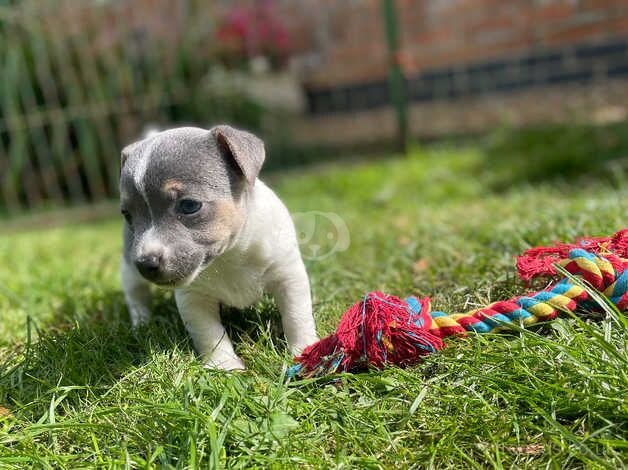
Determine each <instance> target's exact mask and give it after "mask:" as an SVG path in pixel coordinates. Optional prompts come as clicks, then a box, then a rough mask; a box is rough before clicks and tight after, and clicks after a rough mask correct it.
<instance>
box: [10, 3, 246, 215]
mask: <svg viewBox="0 0 628 470" xmlns="http://www.w3.org/2000/svg"><path fill="white" fill-rule="evenodd" d="M2 5H4V6H2ZM210 5H211V2H203V1H200V0H199V1H170V0H133V1H116V2H107V1H100V2H98V1H90V2H82V1H81V2H79V1H75V0H64V1H61V0H36V1H28V0H22V1H19V2H9V3H8V4H7V3H6V1H5V2H3V1H2V0H0V217H2V216H4V217H6V216H11V215H12V214H15V213H19V212H23V211H24V209H30V208H37V207H46V206H49V205H54V206H59V205H72V204H81V203H85V202H94V201H98V200H102V199H106V198H109V197H114V196H115V195H116V193H117V185H118V175H119V168H118V161H119V154H120V149H121V147H122V146H123V145H124V144H126V143H127V142H129V141H130V140H132V139H134V138H136V137H137V136H138V135H139V134H140V133H141V131H142V128H143V127H145V126H146V125H148V124H150V123H164V122H174V121H179V122H181V121H187V122H209V121H212V120H219V119H229V118H233V116H234V115H235V116H236V117H237V118H239V120H240V121H242V119H244V120H246V118H247V116H248V114H247V113H249V114H251V113H253V114H255V110H252V109H251V107H250V103H248V102H246V100H245V99H243V98H240V97H238V96H229V95H225V94H221V95H216V94H213V93H211V92H210V90H209V88H210V86H209V83H208V81H209V78H208V77H209V73H210V71H211V70H212V66H213V65H214V64H215V59H214V57H215V54H214V52H213V51H212V34H213V31H212V25H213V20H212V18H213V15H212V11H211V6H210Z"/></svg>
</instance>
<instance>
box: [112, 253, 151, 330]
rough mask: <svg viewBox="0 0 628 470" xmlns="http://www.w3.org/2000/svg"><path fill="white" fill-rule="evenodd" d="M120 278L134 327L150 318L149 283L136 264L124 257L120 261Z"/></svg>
mask: <svg viewBox="0 0 628 470" xmlns="http://www.w3.org/2000/svg"><path fill="white" fill-rule="evenodd" d="M120 278H121V279H122V289H123V290H124V299H125V300H126V305H127V308H128V309H129V315H130V317H131V324H132V325H133V327H134V328H136V327H138V326H139V325H141V324H144V323H147V322H148V320H150V317H151V313H150V304H151V293H150V288H149V287H148V283H147V282H146V281H145V280H144V279H143V278H142V276H140V274H139V273H138V272H137V270H136V269H135V267H134V266H131V265H130V264H129V262H128V261H127V260H126V259H125V258H124V256H123V257H122V260H121V261H120Z"/></svg>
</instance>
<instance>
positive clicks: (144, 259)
mask: <svg viewBox="0 0 628 470" xmlns="http://www.w3.org/2000/svg"><path fill="white" fill-rule="evenodd" d="M135 266H137V270H138V271H139V272H140V274H142V276H146V277H154V276H155V275H157V274H158V273H159V268H160V267H161V255H157V254H149V255H143V256H140V257H139V258H138V259H137V260H136V261H135Z"/></svg>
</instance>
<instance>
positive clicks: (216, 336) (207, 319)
mask: <svg viewBox="0 0 628 470" xmlns="http://www.w3.org/2000/svg"><path fill="white" fill-rule="evenodd" d="M125 264H126V263H123V268H122V273H123V282H124V285H125V293H126V298H127V303H128V305H129V307H130V310H131V316H132V320H133V323H134V324H137V323H140V322H142V321H144V320H145V315H144V313H145V312H146V311H148V306H147V304H146V299H145V297H142V295H141V292H140V291H141V289H140V291H138V289H137V288H136V287H137V285H139V284H140V283H141V284H145V282H144V281H142V280H141V278H140V280H136V279H133V280H131V279H130V278H129V277H132V276H133V275H134V276H136V277H137V276H139V274H137V271H135V270H134V269H132V268H131V267H129V266H127V267H124V265H125ZM134 287H135V289H134ZM264 291H266V292H269V293H270V294H271V295H273V296H274V297H275V299H276V301H277V304H278V306H279V310H280V313H281V318H282V324H283V329H284V333H285V335H286V339H287V341H288V345H289V347H290V350H291V352H292V353H293V354H298V353H300V352H301V351H302V350H303V348H304V347H305V346H307V345H309V344H311V343H313V342H315V341H316V340H317V339H318V338H317V336H316V330H315V325H314V319H313V317H312V301H311V296H310V285H309V280H308V276H307V273H306V271H305V266H304V264H303V261H302V259H301V253H300V251H299V246H298V243H297V238H296V233H295V229H294V225H293V222H292V219H291V217H290V214H289V213H288V210H287V209H286V207H285V206H284V205H283V203H282V202H281V201H280V200H279V198H278V197H277V196H276V195H275V193H273V191H271V190H270V189H269V188H268V187H267V186H266V185H265V184H264V183H262V182H261V181H259V180H257V181H256V183H255V185H254V187H253V188H252V189H251V191H250V193H249V197H248V200H247V205H246V216H245V222H244V226H243V228H242V230H241V231H240V233H239V234H238V236H237V237H236V239H235V241H234V243H233V245H232V246H231V247H230V248H229V249H228V250H227V251H226V252H225V253H223V254H222V255H221V256H219V257H217V258H215V259H214V260H213V261H212V262H211V263H210V264H209V266H207V268H205V269H204V270H202V271H201V272H200V273H198V275H197V276H196V278H195V279H193V280H191V282H187V283H186V285H185V286H182V287H179V288H177V289H176V290H175V298H176V302H177V306H178V308H179V313H180V315H181V318H182V319H183V321H184V323H185V326H186V328H187V329H188V331H189V333H190V336H191V337H192V340H193V341H194V345H195V347H196V349H197V350H198V352H199V354H200V355H201V357H202V358H203V361H204V362H205V364H206V365H207V366H208V367H212V368H221V369H241V368H244V365H243V363H242V361H241V359H240V358H239V357H238V356H237V355H236V354H235V352H234V350H233V346H232V344H231V340H230V339H229V337H228V336H227V334H226V332H225V329H224V327H223V326H222V324H221V322H220V304H223V305H230V306H234V307H237V308H244V307H247V306H249V305H251V304H253V303H255V302H257V301H258V300H259V299H260V297H261V295H262V293H263V292H264ZM139 305H141V306H142V307H141V308H140V307H139ZM134 312H135V313H134Z"/></svg>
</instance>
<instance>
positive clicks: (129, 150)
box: [120, 140, 141, 171]
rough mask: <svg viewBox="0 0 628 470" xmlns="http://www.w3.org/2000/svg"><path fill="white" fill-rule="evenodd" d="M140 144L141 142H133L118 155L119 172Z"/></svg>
mask: <svg viewBox="0 0 628 470" xmlns="http://www.w3.org/2000/svg"><path fill="white" fill-rule="evenodd" d="M140 142H141V140H140V141H139V142H133V143H132V144H129V145H127V146H126V147H124V148H123V149H122V152H121V154H120V171H122V168H124V164H125V163H126V161H127V160H128V159H129V157H130V156H131V154H132V153H133V152H134V151H135V150H136V149H137V148H138V147H139V144H140Z"/></svg>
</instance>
